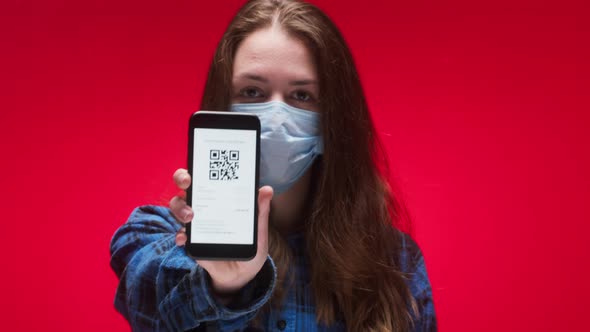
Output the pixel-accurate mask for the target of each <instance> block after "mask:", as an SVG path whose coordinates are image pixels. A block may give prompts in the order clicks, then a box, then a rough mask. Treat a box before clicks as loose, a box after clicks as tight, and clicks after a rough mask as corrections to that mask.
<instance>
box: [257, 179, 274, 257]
mask: <svg viewBox="0 0 590 332" xmlns="http://www.w3.org/2000/svg"><path fill="white" fill-rule="evenodd" d="M272 196H273V189H272V188H271V187H270V186H264V187H262V188H260V189H259V190H258V254H260V255H264V256H266V255H267V254H268V216H269V214H270V201H271V200H272Z"/></svg>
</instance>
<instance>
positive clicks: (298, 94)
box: [292, 90, 314, 103]
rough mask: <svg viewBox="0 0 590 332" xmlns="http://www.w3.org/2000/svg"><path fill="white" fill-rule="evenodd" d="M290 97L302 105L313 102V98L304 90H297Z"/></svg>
mask: <svg viewBox="0 0 590 332" xmlns="http://www.w3.org/2000/svg"><path fill="white" fill-rule="evenodd" d="M292 97H293V99H295V100H297V101H300V102H304V103H307V102H310V101H313V100H314V98H313V96H312V95H311V94H310V93H309V92H307V91H305V90H297V91H295V92H293V94H292Z"/></svg>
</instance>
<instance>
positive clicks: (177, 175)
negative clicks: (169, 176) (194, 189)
mask: <svg viewBox="0 0 590 332" xmlns="http://www.w3.org/2000/svg"><path fill="white" fill-rule="evenodd" d="M173 178H174V183H176V185H177V186H178V188H180V189H182V190H186V189H187V188H188V187H189V186H190V185H191V176H190V175H189V174H188V171H187V170H186V169H184V168H179V169H177V170H176V172H174V176H173Z"/></svg>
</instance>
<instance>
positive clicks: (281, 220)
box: [111, 0, 436, 331]
mask: <svg viewBox="0 0 590 332" xmlns="http://www.w3.org/2000/svg"><path fill="white" fill-rule="evenodd" d="M201 109H207V110H216V111H246V112H248V111H250V112H253V113H255V114H258V115H259V117H260V119H261V124H262V127H263V136H264V131H265V128H267V131H268V127H269V123H268V121H274V120H273V117H272V116H271V117H269V116H264V114H267V115H268V114H271V112H281V113H283V114H284V119H285V120H284V121H285V122H286V123H287V124H288V125H289V126H291V125H293V126H297V128H299V129H301V131H302V132H301V133H299V134H300V135H302V136H304V137H312V136H314V135H318V136H320V137H321V140H319V141H318V142H317V144H316V145H314V146H313V149H310V150H309V151H314V152H313V153H312V152H309V151H307V153H303V154H302V155H299V156H297V158H303V159H302V160H303V161H304V162H298V163H291V164H290V163H286V162H283V163H276V164H273V163H269V164H265V155H268V154H269V153H270V152H269V151H270V150H273V149H274V148H275V147H276V146H275V144H277V143H276V141H275V142H274V143H273V141H270V140H268V141H267V140H265V139H264V137H262V138H261V144H262V149H261V150H262V151H261V154H262V155H261V182H262V184H265V186H263V187H262V188H260V190H259V200H258V204H259V216H258V223H259V227H258V230H259V236H258V239H259V243H258V252H257V255H256V257H255V258H254V259H253V260H251V261H247V262H219V261H197V262H195V261H194V260H192V259H190V258H189V257H188V256H187V255H186V254H185V252H184V250H183V248H182V246H183V245H184V243H185V241H186V234H185V233H184V228H183V227H182V224H184V223H186V222H188V221H190V220H191V219H192V218H193V216H194V214H193V211H192V210H191V209H190V207H189V206H187V205H186V203H185V202H184V198H183V197H174V198H173V199H172V200H171V202H170V209H167V208H164V207H156V206H144V207H140V208H138V209H136V210H135V211H134V212H133V213H132V215H131V217H130V218H129V220H128V222H127V223H126V224H124V225H123V226H121V228H120V229H119V230H117V232H116V233H115V235H114V237H113V239H112V243H111V255H112V262H111V266H112V268H113V269H114V271H115V272H116V274H117V276H118V277H119V278H120V283H119V287H118V290H117V295H116V299H115V306H116V308H117V310H118V311H120V312H121V313H122V314H123V315H124V316H125V317H126V318H127V319H128V321H129V322H130V324H131V326H132V328H133V329H134V330H159V331H168V330H172V331H185V330H191V329H195V330H203V331H208V330H214V331H215V330H220V331H234V330H240V331H241V330H256V329H260V330H277V329H278V330H291V331H345V330H346V331H411V330H414V331H430V330H436V320H435V315H434V308H433V302H432V295H431V288H430V283H429V280H428V277H427V274H426V269H425V265H424V260H423V258H422V255H421V252H420V250H419V248H418V247H417V246H416V244H415V243H414V242H413V241H412V240H411V239H410V238H409V237H408V236H407V235H405V234H404V233H402V232H401V231H399V230H398V229H397V228H396V227H393V226H392V220H393V222H394V224H397V223H399V221H400V219H401V211H402V209H401V205H400V204H399V203H398V202H397V201H396V199H395V197H393V195H392V194H391V192H390V191H389V190H388V188H389V187H388V186H387V185H386V182H385V181H384V180H383V178H382V176H381V174H380V172H379V170H378V167H377V164H378V163H380V162H383V160H385V158H384V157H383V155H382V150H381V149H380V148H379V145H378V142H377V138H376V136H375V131H374V128H373V124H372V122H371V119H370V116H369V112H368V108H367V103H366V101H365V98H364V95H363V92H362V88H361V84H360V81H359V78H358V74H357V71H356V69H355V66H354V64H353V60H352V56H351V54H350V51H349V49H348V48H347V46H346V44H345V42H344V40H343V38H342V36H341V35H340V33H339V32H338V30H337V28H336V27H335V26H334V24H333V23H332V22H331V21H330V19H329V18H328V17H327V16H325V14H323V13H322V12H321V11H320V10H319V9H317V8H316V7H315V6H313V5H310V4H307V3H303V2H299V1H296V0H284V1H283V0H254V1H250V2H248V3H247V4H245V5H244V6H243V7H242V9H241V10H240V11H239V12H238V14H237V15H236V16H235V18H234V19H233V21H232V22H231V23H230V25H229V27H228V29H227V31H226V33H225V34H224V36H223V38H222V40H221V42H220V44H219V46H218V48H217V51H216V53H215V56H214V59H213V63H212V65H211V68H210V72H209V77H208V79H207V82H206V86H205V93H204V96H203V101H202V105H201ZM272 114H274V113H272ZM302 117H305V119H306V121H303V120H302ZM283 128H284V126H283ZM268 133H269V134H272V131H271V132H268ZM282 134H285V133H284V132H282V133H280V134H279V137H281V136H280V135H282ZM275 138H276V137H275ZM283 143H284V142H283ZM281 151H282V150H281ZM275 152H276V151H275ZM281 153H284V154H285V155H283V156H282V158H286V159H285V160H290V159H289V158H294V156H292V155H289V151H282V152H281ZM275 157H276V156H275ZM298 160H299V159H298ZM281 165H287V166H284V167H283V166H281ZM285 167H286V168H285ZM271 173H272V174H283V175H282V176H278V177H277V176H275V177H273V176H271ZM174 179H175V181H176V183H177V185H178V186H179V188H181V189H183V190H184V189H186V188H188V186H189V185H190V181H191V179H190V176H189V175H188V173H187V172H186V170H183V169H180V170H178V171H176V173H175V174H174ZM273 189H274V192H273ZM267 239H268V241H267Z"/></svg>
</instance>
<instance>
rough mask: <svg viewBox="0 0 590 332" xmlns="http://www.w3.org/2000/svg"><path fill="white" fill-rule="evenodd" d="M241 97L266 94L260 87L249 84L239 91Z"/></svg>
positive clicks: (256, 96) (258, 96)
mask: <svg viewBox="0 0 590 332" xmlns="http://www.w3.org/2000/svg"><path fill="white" fill-rule="evenodd" d="M239 95H240V97H245V98H261V97H264V94H263V93H262V91H261V90H260V89H258V88H255V87H252V86H249V87H247V88H243V89H242V90H240V93H239Z"/></svg>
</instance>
